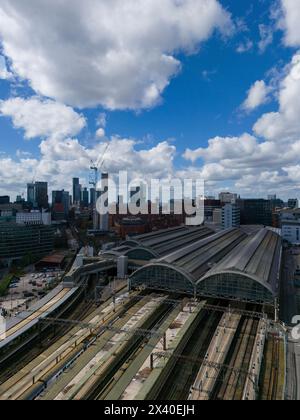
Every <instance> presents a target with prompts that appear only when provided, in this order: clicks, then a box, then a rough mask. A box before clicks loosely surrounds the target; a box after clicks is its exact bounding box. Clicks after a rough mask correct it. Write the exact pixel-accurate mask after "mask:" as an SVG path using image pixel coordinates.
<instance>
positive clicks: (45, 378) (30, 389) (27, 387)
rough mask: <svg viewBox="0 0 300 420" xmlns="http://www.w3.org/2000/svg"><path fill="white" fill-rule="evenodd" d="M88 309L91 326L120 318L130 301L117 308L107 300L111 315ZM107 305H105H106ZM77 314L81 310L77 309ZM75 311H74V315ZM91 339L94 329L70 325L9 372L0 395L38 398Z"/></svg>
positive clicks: (99, 310) (6, 397) (13, 397)
mask: <svg viewBox="0 0 300 420" xmlns="http://www.w3.org/2000/svg"><path fill="white" fill-rule="evenodd" d="M83 305H84V306H85V312H86V313H89V312H90V313H89V315H88V317H87V318H86V319H85V322H84V324H85V325H86V324H88V323H90V324H91V326H92V325H94V322H96V321H98V322H100V323H101V325H102V322H103V321H102V319H103V317H104V318H105V319H106V321H107V322H110V321H111V319H112V318H118V317H119V316H122V315H124V313H126V312H127V311H128V310H129V309H130V307H131V305H130V304H128V305H126V304H125V305H124V306H121V308H120V309H119V310H118V311H115V310H114V305H113V304H112V303H109V301H108V303H107V305H110V306H111V316H110V315H109V314H108V315H107V314H106V315H105V313H104V315H103V316H100V317H99V313H101V309H96V310H93V311H92V312H91V306H90V305H86V304H85V303H83ZM105 307H106V306H105ZM105 307H104V311H105ZM76 313H77V314H78V311H77V312H76ZM74 315H76V314H73V316H74ZM89 339H92V337H91V331H89V329H88V328H86V327H84V328H81V327H80V326H77V327H74V326H72V327H68V333H66V330H65V329H64V332H63V334H62V336H61V338H60V339H59V340H57V338H56V339H55V340H54V343H53V344H52V346H51V345H49V343H48V345H47V350H44V351H42V350H40V353H39V354H38V355H36V357H35V359H34V360H30V361H29V362H28V363H27V364H26V365H25V366H23V368H22V369H18V371H17V372H16V373H15V374H14V375H10V379H9V378H8V379H7V380H6V382H4V383H2V384H1V386H0V399H1V398H2V399H3V397H5V399H33V398H35V397H36V396H37V395H38V394H39V393H40V392H41V391H42V390H43V389H44V388H45V387H46V386H47V384H48V383H49V382H51V380H53V378H55V375H57V374H58V373H59V372H61V371H63V370H64V368H65V367H66V366H68V365H70V364H71V363H72V361H73V360H74V359H76V357H77V355H78V354H80V353H81V352H82V351H84V349H85V348H86V346H87V343H88V340H89Z"/></svg>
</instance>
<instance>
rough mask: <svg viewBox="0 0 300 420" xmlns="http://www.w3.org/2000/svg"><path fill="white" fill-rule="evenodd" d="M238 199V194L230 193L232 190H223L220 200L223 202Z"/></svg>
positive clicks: (232, 201) (227, 202) (233, 201)
mask: <svg viewBox="0 0 300 420" xmlns="http://www.w3.org/2000/svg"><path fill="white" fill-rule="evenodd" d="M237 199H238V195H237V194H233V193H230V192H222V193H220V194H219V200H220V201H221V203H222V204H231V203H235V202H236V200H237Z"/></svg>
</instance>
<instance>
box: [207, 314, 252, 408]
mask: <svg viewBox="0 0 300 420" xmlns="http://www.w3.org/2000/svg"><path fill="white" fill-rule="evenodd" d="M257 328H258V321H257V320H253V319H249V318H243V319H242V321H241V324H240V327H239V328H238V330H237V334H236V338H235V340H234V341H233V344H232V346H231V349H230V351H229V356H228V358H227V359H228V360H227V362H226V363H228V364H229V365H230V366H233V367H234V368H235V369H236V370H243V371H245V370H246V371H247V370H248V365H249V362H250V359H251V354H252V350H253V345H254V340H255V336H256V332H257ZM245 381H246V377H245V375H244V374H241V373H236V372H233V371H232V372H228V371H227V372H226V371H225V370H223V371H222V372H221V373H220V378H219V381H218V382H217V385H216V387H215V390H214V391H213V393H212V399H216V400H240V399H242V394H243V389H244V385H245Z"/></svg>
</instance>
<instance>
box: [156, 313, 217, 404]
mask: <svg viewBox="0 0 300 420" xmlns="http://www.w3.org/2000/svg"><path fill="white" fill-rule="evenodd" d="M202 314H203V317H202V318H201V319H200V320H199V324H198V327H197V329H198V330H199V333H195V334H193V335H192V337H191V339H190V340H189V341H188V343H187V344H186V346H185V348H184V350H183V352H182V356H183V357H182V358H181V359H180V358H178V360H177V362H176V364H175V367H174V369H173V370H172V374H171V375H170V376H169V377H168V378H167V380H166V382H165V385H164V386H163V387H162V390H161V392H160V393H159V394H158V396H157V399H158V400H161V401H176V400H178V401H180V400H187V399H188V396H189V392H190V388H191V386H192V384H193V383H194V381H195V379H196V376H197V373H198V371H199V368H200V365H201V362H200V360H201V359H203V358H204V356H205V354H206V352H207V349H208V347H209V344H210V342H211V339H212V337H213V335H214V333H215V330H216V328H217V326H218V324H219V322H220V319H221V317H222V313H218V312H210V311H206V310H203V311H202ZM193 360H194V362H193Z"/></svg>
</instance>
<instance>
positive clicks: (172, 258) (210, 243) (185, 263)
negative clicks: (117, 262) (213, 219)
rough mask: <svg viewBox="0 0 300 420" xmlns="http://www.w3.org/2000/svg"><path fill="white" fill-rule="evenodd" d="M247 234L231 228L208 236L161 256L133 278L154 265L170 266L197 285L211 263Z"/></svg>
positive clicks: (219, 258) (216, 260)
mask: <svg viewBox="0 0 300 420" xmlns="http://www.w3.org/2000/svg"><path fill="white" fill-rule="evenodd" d="M245 237H246V234H245V233H244V232H242V231H240V230H239V229H229V230H226V231H223V232H219V233H217V234H215V235H212V236H209V237H208V238H205V239H201V240H200V241H197V242H194V243H193V244H191V245H188V246H185V247H184V248H181V249H179V250H178V251H176V252H173V253H172V254H169V255H167V256H166V257H163V258H160V259H158V260H156V261H155V262H152V263H151V264H147V265H146V266H145V267H143V268H142V269H140V270H138V271H136V272H135V273H134V274H133V275H132V276H131V278H132V279H134V277H135V276H138V277H139V276H140V274H142V273H146V272H147V270H149V269H150V270H151V269H152V268H153V267H157V268H159V267H163V268H168V269H169V270H171V271H172V272H174V271H176V272H178V273H179V274H180V275H182V276H184V277H185V279H186V280H187V281H188V282H190V283H192V284H193V286H194V287H195V286H196V284H197V280H198V279H199V278H200V277H202V276H203V275H204V274H205V273H206V272H207V271H208V270H209V269H210V268H211V266H210V263H215V262H218V261H220V260H221V259H222V258H223V257H224V256H225V255H227V254H228V252H230V251H231V250H232V249H233V248H234V247H236V246H237V245H238V244H239V243H241V242H242V241H243V240H244V239H245Z"/></svg>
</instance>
